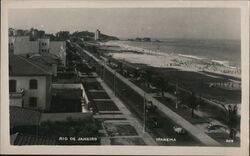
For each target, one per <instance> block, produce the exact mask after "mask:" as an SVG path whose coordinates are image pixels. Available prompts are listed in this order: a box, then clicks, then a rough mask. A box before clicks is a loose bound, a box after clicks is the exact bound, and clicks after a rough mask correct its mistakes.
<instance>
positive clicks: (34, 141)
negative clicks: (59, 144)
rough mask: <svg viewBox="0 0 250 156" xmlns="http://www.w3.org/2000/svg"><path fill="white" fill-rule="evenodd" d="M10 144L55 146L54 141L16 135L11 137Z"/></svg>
mask: <svg viewBox="0 0 250 156" xmlns="http://www.w3.org/2000/svg"><path fill="white" fill-rule="evenodd" d="M11 143H12V144H13V145H55V144H56V139H55V138H51V137H45V136H36V135H26V134H19V133H16V134H13V135H12V136H11Z"/></svg>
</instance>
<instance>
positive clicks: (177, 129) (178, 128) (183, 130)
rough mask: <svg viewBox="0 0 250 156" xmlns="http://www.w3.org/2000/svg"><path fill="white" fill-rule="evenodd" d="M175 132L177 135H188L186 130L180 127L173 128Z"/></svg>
mask: <svg viewBox="0 0 250 156" xmlns="http://www.w3.org/2000/svg"><path fill="white" fill-rule="evenodd" d="M173 130H174V132H175V133H177V134H181V135H183V134H186V133H187V132H186V130H185V129H184V128H182V127H180V126H173Z"/></svg>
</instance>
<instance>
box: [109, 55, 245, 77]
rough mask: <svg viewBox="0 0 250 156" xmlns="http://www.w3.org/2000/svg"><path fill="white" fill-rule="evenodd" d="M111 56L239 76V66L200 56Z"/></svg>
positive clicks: (156, 65) (129, 60)
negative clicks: (227, 64)
mask: <svg viewBox="0 0 250 156" xmlns="http://www.w3.org/2000/svg"><path fill="white" fill-rule="evenodd" d="M109 55H111V56H112V57H113V58H115V59H120V60H125V61H128V62H130V63H140V64H146V65H149V66H153V67H163V68H164V67H168V68H170V67H171V68H176V69H179V70H184V71H196V72H200V71H208V72H212V73H219V74H223V75H229V76H233V77H237V78H240V77H241V76H240V75H241V70H240V69H239V68H230V67H228V66H224V65H223V64H219V63H215V62H211V61H208V60H204V59H201V58H194V57H186V56H185V55H184V56H182V55H176V54H165V53H164V54H162V53H143V52H142V53H133V52H121V53H109Z"/></svg>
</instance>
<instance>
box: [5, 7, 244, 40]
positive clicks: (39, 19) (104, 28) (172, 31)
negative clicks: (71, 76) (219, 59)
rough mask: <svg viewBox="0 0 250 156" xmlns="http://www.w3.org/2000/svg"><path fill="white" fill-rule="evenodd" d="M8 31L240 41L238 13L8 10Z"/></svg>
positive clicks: (230, 10) (208, 10)
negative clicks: (77, 32) (38, 30)
mask: <svg viewBox="0 0 250 156" xmlns="http://www.w3.org/2000/svg"><path fill="white" fill-rule="evenodd" d="M9 27H12V28H16V29H30V28H32V27H33V28H37V29H41V30H45V31H46V32H48V33H56V32H58V31H60V30H67V31H70V32H74V31H83V30H88V31H91V32H94V31H95V30H96V29H99V30H100V31H101V32H102V33H104V34H108V35H113V36H117V37H119V38H134V37H150V38H193V39H240V9H233V8H79V9H76V8H57V9H56V8H43V9H11V10H9Z"/></svg>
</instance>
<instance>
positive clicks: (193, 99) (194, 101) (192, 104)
mask: <svg viewBox="0 0 250 156" xmlns="http://www.w3.org/2000/svg"><path fill="white" fill-rule="evenodd" d="M187 103H188V107H189V108H191V116H192V118H193V117H194V110H195V109H196V108H197V99H196V97H195V94H194V92H192V93H191V96H190V97H189V98H188V99H187Z"/></svg>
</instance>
